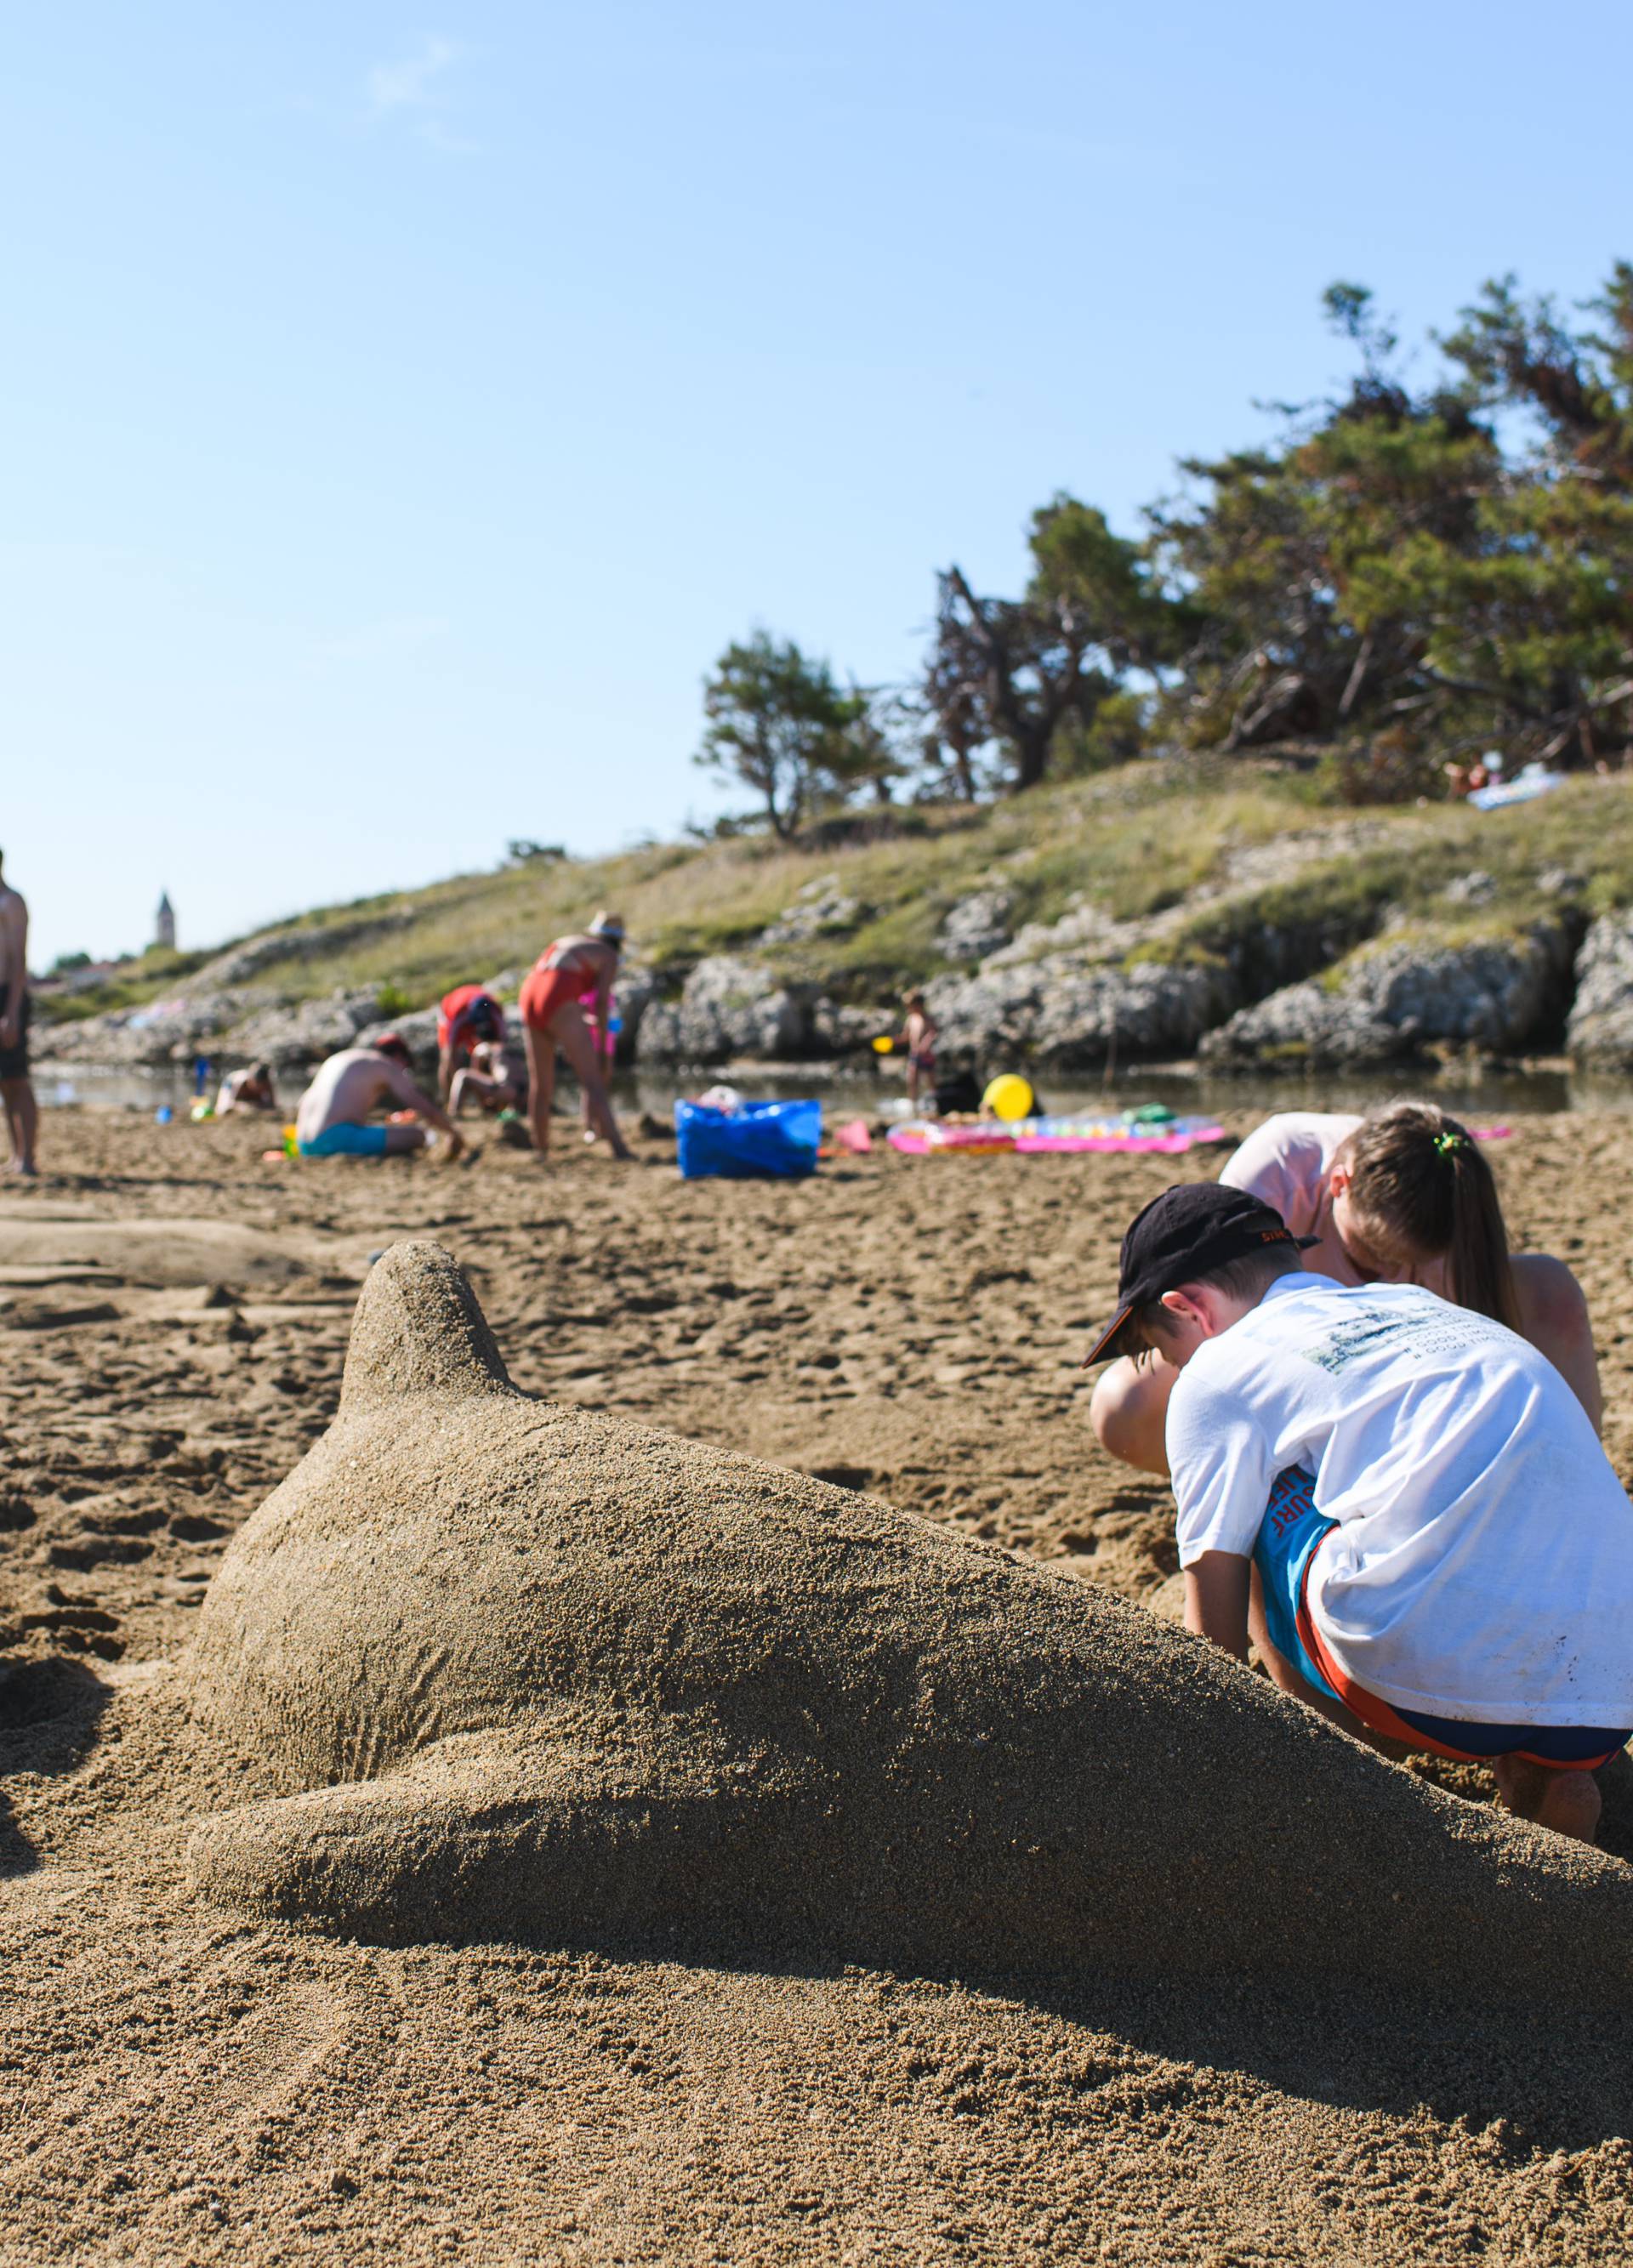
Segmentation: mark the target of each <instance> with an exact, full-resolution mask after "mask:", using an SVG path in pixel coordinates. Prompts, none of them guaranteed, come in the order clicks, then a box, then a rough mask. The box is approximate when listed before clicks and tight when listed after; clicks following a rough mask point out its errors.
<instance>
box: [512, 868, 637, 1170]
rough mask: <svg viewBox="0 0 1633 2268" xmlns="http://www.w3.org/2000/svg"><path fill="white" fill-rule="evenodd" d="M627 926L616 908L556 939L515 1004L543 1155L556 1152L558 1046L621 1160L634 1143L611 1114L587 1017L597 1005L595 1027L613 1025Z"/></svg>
mask: <svg viewBox="0 0 1633 2268" xmlns="http://www.w3.org/2000/svg"><path fill="white" fill-rule="evenodd" d="M623 946H624V924H623V923H622V922H621V921H620V920H619V918H618V917H617V914H604V913H602V914H597V915H596V917H595V920H594V921H593V922H592V923H591V924H590V925H589V927H588V928H587V930H579V931H576V932H574V933H573V936H571V937H558V939H556V941H555V943H554V944H553V945H550V946H547V947H546V948H545V950H544V951H543V953H542V954H540V955H539V957H538V959H537V961H535V962H534V964H533V967H532V968H530V969H529V970H528V976H527V978H526V981H525V982H524V983H523V985H522V987H521V999H520V1000H519V1001H518V1002H517V1006H518V1008H519V1009H520V1010H521V1035H522V1039H523V1042H524V1043H525V1045H526V1047H527V1050H528V1123H529V1124H530V1126H531V1127H532V1129H533V1146H534V1148H535V1149H536V1151H537V1152H538V1153H539V1155H540V1157H541V1158H543V1157H546V1156H548V1154H549V1152H550V1100H551V1097H552V1096H553V1094H554V1093H555V1088H556V1050H557V1049H558V1048H559V1049H560V1050H561V1052H562V1054H563V1055H564V1056H565V1057H566V1058H567V1061H568V1064H570V1065H571V1066H572V1069H573V1072H574V1073H575V1074H576V1076H577V1079H578V1082H579V1085H580V1086H581V1087H582V1088H583V1089H584V1102H585V1109H586V1115H587V1117H588V1119H589V1123H590V1124H591V1126H592V1127H593V1128H594V1129H595V1130H596V1131H597V1132H598V1133H601V1134H603V1135H604V1136H605V1137H606V1138H607V1141H608V1142H609V1143H610V1145H611V1148H612V1154H613V1155H614V1157H615V1158H627V1157H628V1156H629V1154H630V1151H629V1145H628V1144H627V1143H626V1142H625V1141H624V1137H623V1135H622V1134H620V1133H619V1131H618V1122H617V1119H616V1118H615V1117H614V1116H613V1115H612V1104H611V1102H610V1100H609V1099H608V1095H607V1085H606V1080H605V1078H604V1077H603V1075H602V1064H601V1058H600V1055H599V1053H598V1051H597V1049H596V1047H595V1042H594V1041H593V1040H592V1039H591V1037H590V1033H589V1027H588V1025H587V1023H586V1022H585V1020H584V1008H585V1004H586V1003H587V1002H588V1003H591V1004H593V1013H594V1014H595V1023H596V1027H597V1028H598V1029H599V1030H601V1031H603V1032H604V1031H605V1030H606V1028H607V1020H608V1016H609V1014H610V1011H611V1007H612V981H613V979H614V977H615V976H617V973H618V955H619V954H620V952H621V951H622V950H623Z"/></svg>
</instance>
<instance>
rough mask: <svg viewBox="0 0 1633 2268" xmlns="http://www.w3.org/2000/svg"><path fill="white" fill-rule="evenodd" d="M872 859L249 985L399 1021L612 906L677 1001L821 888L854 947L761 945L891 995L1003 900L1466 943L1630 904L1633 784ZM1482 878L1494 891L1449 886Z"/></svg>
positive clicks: (1214, 925) (1260, 810) (435, 941)
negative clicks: (690, 974) (342, 990)
mask: <svg viewBox="0 0 1633 2268" xmlns="http://www.w3.org/2000/svg"><path fill="white" fill-rule="evenodd" d="M889 824H890V828H891V831H890V832H889V833H885V834H883V835H881V836H879V837H878V838H877V839H874V840H851V841H848V842H846V841H843V840H841V841H838V842H835V841H831V840H830V841H825V842H824V841H823V840H821V839H817V840H813V841H810V842H808V843H802V844H800V845H797V846H790V845H787V844H783V843H774V842H769V841H762V840H758V839H748V838H740V839H736V840H731V841H724V842H720V843H710V844H707V845H705V846H701V847H698V846H689V845H681V844H670V845H661V846H655V847H649V848H645V849H641V850H638V851H628V852H626V853H624V854H623V855H621V856H619V857H617V858H603V859H593V860H581V861H580V860H565V861H561V862H559V863H549V864H547V863H542V862H536V863H531V864H528V865H520V866H509V867H505V868H503V869H501V870H500V871H499V872H497V873H486V874H469V875H462V876H458V877H456V878H454V880H449V881H446V882H440V883H437V884H434V885H432V887H429V888H426V889H423V890H413V891H404V892H401V893H396V894H391V895H385V896H381V897H379V898H373V899H365V900H359V901H358V902H355V903H352V904H350V905H346V906H336V907H329V908H326V909H321V910H320V911H314V912H313V913H311V914H308V915H307V916H304V917H302V918H301V919H300V920H299V921H298V922H294V923H289V924H281V925H280V927H279V929H278V930H277V932H263V933H262V934H263V935H265V936H266V937H267V938H268V940H269V943H270V940H271V939H272V937H273V936H274V935H276V936H277V937H278V938H287V939H288V941H289V949H288V951H287V953H282V954H276V953H275V954H272V955H271V956H270V957H269V958H268V959H267V960H266V961H265V962H264V963H263V964H262V966H261V967H259V968H257V969H256V971H255V979H254V981H255V983H258V984H265V985H268V986H270V987H272V988H274V989H276V990H277V991H279V992H281V993H283V994H284V995H286V996H287V997H289V998H308V997H311V996H313V995H315V994H321V993H326V992H328V991H330V990H333V989H334V988H335V987H336V986H337V985H354V984H363V983H375V984H382V985H385V986H388V987H389V988H390V1007H391V1010H392V1012H393V1013H400V1012H402V1011H404V1010H407V1009H410V1008H413V1007H417V1006H421V1005H425V1004H426V1003H428V1002H430V1001H432V1000H433V999H435V998H437V997H438V996H439V995H440V993H441V992H442V991H444V990H447V987H448V986H449V985H451V984H453V983H459V982H462V981H463V980H464V979H466V978H469V977H471V976H490V975H492V974H495V973H496V972H498V971H499V970H501V969H506V968H510V969H515V970H521V969H523V968H526V967H527V966H528V964H529V963H530V962H531V961H532V960H533V959H534V958H535V957H536V954H538V953H539V951H540V950H541V949H542V947H543V946H544V945H545V944H546V943H547V942H548V941H549V939H550V938H551V937H552V936H553V935H555V934H557V933H558V932H559V931H561V930H564V929H566V928H570V927H573V926H576V925H577V924H580V923H582V922H584V921H585V920H587V918H588V917H589V916H590V915H591V914H592V913H593V912H594V910H595V908H596V907H597V906H602V905H605V906H609V907H611V908H613V909H617V911H619V912H621V913H622V914H623V915H624V917H625V919H626V921H627V922H628V924H629V931H630V942H631V953H632V958H633V959H635V960H637V961H641V962H644V963H647V964H648V965H650V966H652V967H654V968H656V969H657V970H658V971H659V972H660V974H661V975H663V976H668V977H669V978H671V979H673V980H674V981H676V982H678V981H679V979H680V978H681V977H682V976H683V975H684V973H685V970H686V969H687V968H689V967H690V966H691V964H692V963H694V962H695V961H697V960H698V959H699V958H700V957H702V956H703V955H705V954H712V953H721V952H730V951H733V950H737V949H741V948H745V947H747V946H750V945H751V944H753V943H754V942H755V940H757V939H758V938H759V935H760V932H762V931H763V930H764V929H765V927H766V925H767V924H769V923H771V922H772V921H774V920H775V919H776V918H777V917H778V916H779V915H780V914H781V913H783V912H784V911H785V909H787V907H788V906H789V904H790V902H792V901H793V900H794V898H795V897H796V895H797V894H798V893H799V892H800V891H801V890H802V889H803V888H805V887H808V886H812V885H819V884H830V883H831V885H832V887H834V889H835V890H836V891H838V892H839V893H840V894H842V895H844V896H846V897H847V898H850V899H853V900H854V901H855V902H856V903H857V907H858V909H859V910H858V912H857V913H856V915H855V916H854V917H853V922H852V924H851V925H849V926H847V927H846V929H845V930H844V931H843V932H839V933H835V934H831V935H824V936H819V937H817V938H814V939H806V940H803V941H800V942H791V943H787V944H783V945H779V946H768V947H765V948H763V949H762V948H759V947H758V946H756V951H757V954H759V955H760V956H761V957H764V958H765V959H767V960H769V961H773V962H775V963H777V964H778V965H780V966H781V967H783V968H786V969H787V972H788V973H789V974H790V975H794V976H812V977H815V976H821V977H822V979H823V981H824V983H826V984H827V985H828V986H829V987H830V989H831V990H834V991H836V992H837V993H838V994H839V995H840V996H841V997H847V998H853V999H859V1000H867V999H875V998H878V997H880V996H881V995H882V994H883V993H888V992H890V991H894V990H898V989H899V987H900V986H901V985H902V984H904V983H907V982H910V981H913V980H916V979H922V978H925V977H927V976H932V975H934V974H935V972H936V971H937V970H938V969H939V968H943V967H945V966H946V965H947V960H946V956H945V954H943V953H942V950H941V949H940V946H939V945H938V942H937V936H938V932H939V930H940V928H941V924H942V920H943V918H944V917H945V915H946V913H947V911H948V909H949V908H950V907H951V906H952V905H954V904H955V903H956V902H957V901H958V900H959V899H961V898H963V897H964V896H966V895H969V894H970V893H971V892H972V891H974V890H977V889H981V888H986V887H1000V888H1002V889H1004V890H1005V891H1007V892H1008V893H1009V895H1010V896H1011V898H1012V900H1013V908H1014V909H1013V912H1012V915H1011V924H1012V925H1014V926H1018V925H1019V924H1020V923H1022V922H1024V921H1050V920H1053V919H1055V918H1056V917H1059V916H1060V915H1061V914H1063V913H1065V912H1067V911H1068V910H1069V909H1072V908H1073V907H1074V906H1076V905H1080V904H1089V905H1092V906H1095V907H1097V908H1099V909H1102V910H1103V911H1104V912H1105V913H1106V914H1108V915H1110V916H1112V917H1115V918H1117V919H1119V920H1129V919H1134V918H1139V917H1149V916H1152V915H1155V914H1158V913H1161V912H1164V911H1165V910H1166V909H1181V908H1182V907H1185V906H1186V902H1190V906H1189V909H1188V910H1186V911H1183V912H1179V911H1177V912H1176V915H1175V917H1174V918H1173V919H1172V920H1171V921H1170V922H1168V923H1165V924H1164V925H1163V927H1164V934H1163V935H1162V937H1161V938H1160V939H1156V940H1152V941H1149V942H1142V943H1141V944H1140V945H1138V946H1135V948H1134V955H1135V957H1138V958H1149V957H1151V956H1153V955H1159V956H1162V957H1165V958H1189V957H1206V956H1208V954H1215V953H1220V952H1223V951H1225V950H1227V949H1229V948H1230V945H1231V944H1232V942H1233V941H1234V940H1237V939H1239V938H1240V937H1241V936H1242V934H1243V933H1244V932H1252V929H1253V928H1254V927H1255V925H1258V924H1263V923H1265V922H1272V923H1275V924H1282V925H1285V924H1287V923H1288V922H1289V921H1293V920H1297V919H1298V918H1300V917H1307V916H1317V917H1321V918H1323V919H1326V920H1331V921H1332V922H1334V923H1335V924H1337V926H1338V927H1340V928H1344V929H1351V930H1353V932H1354V933H1356V934H1357V935H1359V934H1361V933H1362V932H1364V930H1366V929H1367V928H1368V927H1370V926H1371V924H1372V922H1373V921H1375V920H1376V919H1377V918H1378V916H1379V915H1380V914H1381V913H1382V912H1383V911H1384V910H1385V909H1389V908H1392V907H1393V908H1395V909H1399V911H1398V913H1397V915H1396V917H1395V918H1396V919H1397V920H1399V919H1400V918H1402V917H1405V919H1407V920H1408V921H1409V923H1410V924H1411V927H1412V931H1413V932H1414V933H1415V934H1419V935H1422V936H1424V937H1425V938H1430V937H1432V938H1436V939H1445V940H1446V941H1458V940H1461V939H1467V938H1468V937H1471V936H1474V935H1489V934H1493V933H1501V932H1504V931H1510V930H1512V929H1514V928H1517V927H1518V926H1521V925H1523V924H1524V923H1526V921H1528V920H1530V919H1531V918H1533V917H1534V916H1536V915H1537V914H1539V913H1541V912H1542V911H1544V910H1545V909H1550V908H1552V909H1556V907H1557V903H1558V899H1557V895H1556V894H1555V893H1552V892H1550V891H1548V890H1546V889H1544V888H1543V887H1541V885H1540V879H1539V878H1540V877H1541V876H1543V875H1545V874H1547V873H1548V870H1550V869H1561V868H1563V869H1567V870H1570V872H1572V873H1575V874H1576V875H1578V876H1580V877H1581V878H1582V889H1581V892H1580V894H1579V895H1578V894H1577V893H1575V892H1573V893H1572V895H1575V896H1578V902H1580V903H1582V904H1583V905H1584V906H1585V909H1586V910H1588V911H1593V912H1596V911H1600V910H1602V909H1605V908H1607V907H1608V906H1611V905H1621V904H1629V903H1633V781H1629V780H1624V779H1621V778H1617V779H1608V780H1599V779H1584V780H1581V781H1578V782H1574V783H1572V784H1570V786H1568V787H1566V788H1564V789H1562V790H1561V791H1559V792H1557V793H1555V794H1554V795H1551V796H1549V797H1548V798H1546V799H1543V800H1541V801H1540V802H1538V803H1535V804H1531V805H1526V806H1519V807H1518V808H1516V809H1513V810H1511V811H1507V812H1495V813H1490V814H1482V813H1479V812H1474V811H1470V810H1469V809H1467V807H1466V806H1451V805H1431V806H1425V807H1422V808H1407V809H1400V810H1371V811H1364V812H1356V811H1355V810H1352V809H1349V808H1347V807H1341V806H1332V805H1327V804H1322V803H1319V802H1318V801H1317V800H1316V799H1315V798H1314V794H1313V792H1312V787H1311V785H1310V783H1309V782H1308V780H1307V779H1306V778H1304V777H1299V776H1297V775H1289V774H1285V773H1278V772H1277V771H1275V770H1273V769H1271V768H1268V767H1264V768H1258V769H1255V768H1253V767H1251V766H1249V765H1246V764H1245V763H1243V762H1241V761H1240V760H1238V761H1236V762H1216V763H1214V764H1212V765H1208V764H1195V763H1186V764H1183V765H1182V764H1179V763H1176V762H1142V763H1138V764H1133V765H1129V766H1127V767H1126V768H1124V769H1123V770H1119V771H1116V772H1112V773H1107V774H1103V775H1101V776H1100V777H1097V778H1094V779H1090V780H1080V781H1075V782H1069V783H1066V784H1061V785H1060V786H1056V787H1051V788H1044V789H1039V790H1038V791H1036V792H1034V793H1032V794H1031V795H1030V796H1024V797H1021V798H1018V799H1014V800H1012V801H1009V802H1006V803H1004V804H1001V805H999V806H995V807H991V808H982V809H980V810H979V811H971V810H961V809H911V810H906V811H903V812H901V813H899V814H896V816H895V818H894V820H893V821H890V822H889ZM1472 870H1479V871H1481V872H1483V873H1486V874H1488V875H1489V876H1490V878H1491V884H1492V887H1491V889H1490V891H1489V894H1488V895H1482V896H1477V897H1476V898H1475V899H1474V901H1472V902H1471V901H1468V900H1464V901H1462V902H1458V901H1457V900H1455V899H1448V898H1447V896H1446V895H1445V892H1446V889H1447V886H1448V884H1451V885H1453V886H1455V885H1456V884H1457V883H1458V881H1459V878H1461V877H1464V876H1466V875H1467V874H1468V873H1470V872H1471V871H1472ZM205 958H206V956H203V955H201V954H195V955H186V956H183V955H178V954H149V955H147V956H145V957H144V959H143V960H142V961H137V962H134V963H132V964H131V966H130V968H129V970H128V971H127V972H124V973H122V976H121V977H120V979H119V981H118V983H116V984H114V985H109V986H106V987H102V988H100V989H99V990H92V991H86V992H83V993H80V994H78V995H77V996H76V997H75V998H74V1001H73V1003H72V1010H71V1013H74V1014H76V1015H83V1014H90V1013H96V1012H99V1011H100V1010H103V1009H106V1008H110V1007H129V1006H134V1005H140V1004H141V1002H142V1001H144V1000H145V999H151V998H157V997H159V996H162V995H163V994H165V993H166V992H172V991H175V990H179V989H181V986H182V985H183V984H184V983H186V982H187V981H188V978H189V976H193V975H194V974H195V973H196V971H197V969H198V968H199V967H200V966H201V965H202V964H203V961H205Z"/></svg>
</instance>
